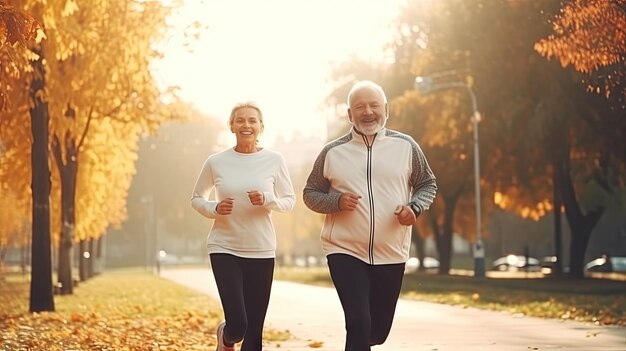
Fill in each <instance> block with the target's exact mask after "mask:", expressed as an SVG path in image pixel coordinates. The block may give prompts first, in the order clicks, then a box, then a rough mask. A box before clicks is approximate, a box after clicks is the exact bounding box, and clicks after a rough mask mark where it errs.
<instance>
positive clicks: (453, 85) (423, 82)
mask: <svg viewBox="0 0 626 351" xmlns="http://www.w3.org/2000/svg"><path fill="white" fill-rule="evenodd" d="M453 76H457V73H456V72H455V71H450V72H444V73H440V74H438V75H433V76H426V77H416V78H415V81H414V88H415V90H417V91H419V92H420V93H424V94H429V93H432V92H435V91H439V90H445V89H463V90H465V91H467V92H468V93H469V96H470V99H471V101H472V125H473V129H474V138H473V139H474V193H475V197H476V242H475V243H474V277H476V278H483V277H484V276H485V246H484V245H483V240H482V235H481V232H482V226H481V220H480V219H481V210H480V209H481V206H480V153H479V148H478V122H480V112H479V111H478V103H477V101H476V94H475V93H474V90H472V87H471V86H470V85H469V84H467V83H465V82H461V81H458V80H453V81H445V82H441V83H437V82H435V81H434V79H433V78H435V77H444V78H449V77H453Z"/></svg>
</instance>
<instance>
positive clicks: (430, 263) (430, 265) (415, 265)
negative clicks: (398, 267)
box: [404, 256, 439, 273]
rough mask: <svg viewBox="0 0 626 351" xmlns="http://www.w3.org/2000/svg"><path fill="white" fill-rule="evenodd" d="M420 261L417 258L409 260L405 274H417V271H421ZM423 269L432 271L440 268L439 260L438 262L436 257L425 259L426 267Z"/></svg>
mask: <svg viewBox="0 0 626 351" xmlns="http://www.w3.org/2000/svg"><path fill="white" fill-rule="evenodd" d="M420 265H421V263H420V259H419V258H417V257H411V258H409V260H408V261H407V262H406V265H405V266H404V272H405V273H409V272H415V271H417V270H419V268H420ZM423 268H424V269H425V270H430V269H437V268H439V260H437V259H436V258H434V257H430V256H426V257H424V266H423Z"/></svg>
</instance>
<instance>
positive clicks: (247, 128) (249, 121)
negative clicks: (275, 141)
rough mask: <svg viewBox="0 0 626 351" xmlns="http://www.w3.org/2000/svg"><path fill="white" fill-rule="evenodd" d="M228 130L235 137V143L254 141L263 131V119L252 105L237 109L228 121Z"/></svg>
mask: <svg viewBox="0 0 626 351" xmlns="http://www.w3.org/2000/svg"><path fill="white" fill-rule="evenodd" d="M230 131H231V132H233V133H234V134H235V136H236V137H237V143H239V142H244V143H245V142H249V143H252V144H254V143H256V141H257V140H258V138H259V135H260V134H261V133H262V132H263V120H262V118H261V114H260V113H259V111H258V110H257V109H255V108H253V107H241V108H239V109H237V110H236V111H235V112H234V114H233V116H232V119H231V121H230Z"/></svg>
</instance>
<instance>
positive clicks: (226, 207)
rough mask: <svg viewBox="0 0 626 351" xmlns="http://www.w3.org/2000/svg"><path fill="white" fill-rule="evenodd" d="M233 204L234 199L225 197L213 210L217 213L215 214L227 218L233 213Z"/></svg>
mask: <svg viewBox="0 0 626 351" xmlns="http://www.w3.org/2000/svg"><path fill="white" fill-rule="evenodd" d="M234 204H235V199H234V198H232V197H227V198H225V199H224V200H222V201H220V202H218V203H217V208H215V211H217V214H219V215H222V216H227V215H229V214H231V213H233V206H234Z"/></svg>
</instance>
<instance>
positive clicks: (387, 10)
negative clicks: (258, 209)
mask: <svg viewBox="0 0 626 351" xmlns="http://www.w3.org/2000/svg"><path fill="white" fill-rule="evenodd" d="M402 2H403V1H401V0H394V1H384V2H383V1H380V2H379V1H364V0H342V1H331V0H322V1H315V2H313V1H293V0H269V1H254V0H213V1H209V0H207V1H199V0H186V1H185V2H184V6H183V7H182V8H181V9H179V10H177V11H176V14H175V15H174V16H172V17H171V18H170V23H171V24H172V25H173V26H174V28H175V29H174V31H173V32H172V33H171V35H170V36H168V40H167V41H166V42H165V43H163V50H164V57H163V59H161V60H160V61H158V62H156V63H155V64H154V66H153V67H154V69H155V77H156V78H157V80H158V82H159V84H160V86H161V87H163V88H164V87H166V86H171V85H177V86H179V87H180V92H179V94H180V96H181V97H182V98H183V99H184V100H186V101H187V102H190V103H192V104H193V105H194V106H195V107H196V108H198V109H199V110H200V111H202V112H203V113H206V114H207V115H209V116H213V117H216V118H219V119H222V120H223V121H226V120H227V117H228V116H227V115H228V113H229V112H230V108H231V107H232V105H233V104H234V103H236V102H240V101H247V100H254V101H257V102H258V103H259V104H260V106H261V108H262V109H263V112H264V116H265V126H266V128H265V137H264V139H265V140H264V142H265V143H266V144H271V143H272V142H273V140H274V138H275V137H276V136H277V135H283V136H285V137H286V138H288V139H289V138H291V137H292V136H293V134H294V133H300V134H301V135H303V136H318V135H319V136H320V138H325V137H326V125H325V123H326V118H327V117H328V114H332V113H334V110H333V109H324V107H323V101H324V99H325V98H326V96H327V95H328V94H329V93H330V91H331V90H332V88H333V86H332V84H333V82H332V81H331V80H330V78H329V73H330V69H331V64H333V63H339V62H343V61H346V60H347V59H348V58H349V57H350V56H351V55H354V56H357V57H359V58H362V59H365V60H369V61H371V62H379V61H381V60H382V59H383V58H384V57H383V56H384V50H383V46H384V45H385V44H386V43H388V42H390V41H391V38H392V36H391V21H393V19H394V18H395V16H396V15H397V11H398V9H399V6H400V4H401V3H402ZM198 24H200V25H198ZM194 31H195V33H194ZM185 33H187V35H191V36H193V35H195V36H196V37H197V38H198V40H197V41H193V42H191V43H190V44H189V45H187V44H185V42H186V41H185ZM187 42H188V40H187Z"/></svg>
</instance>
